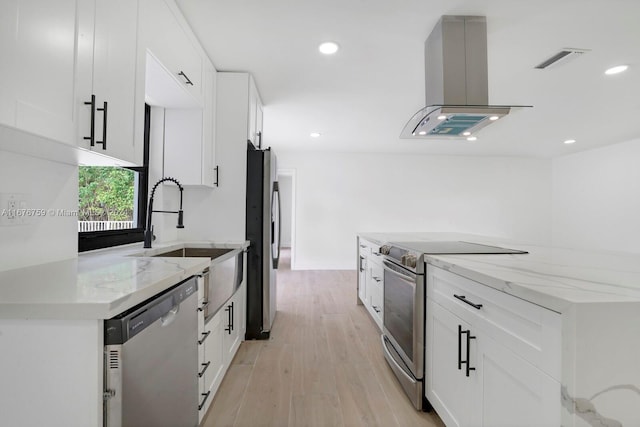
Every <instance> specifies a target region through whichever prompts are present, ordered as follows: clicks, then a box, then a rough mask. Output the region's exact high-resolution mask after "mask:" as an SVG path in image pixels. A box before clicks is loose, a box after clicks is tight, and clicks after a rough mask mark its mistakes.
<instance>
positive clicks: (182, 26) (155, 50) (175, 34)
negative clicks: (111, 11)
mask: <svg viewBox="0 0 640 427" xmlns="http://www.w3.org/2000/svg"><path fill="white" fill-rule="evenodd" d="M140 13H141V14H140V22H141V33H142V35H141V36H142V39H143V44H144V46H145V47H146V48H147V49H148V50H149V51H150V52H151V53H152V54H153V55H154V56H155V57H156V58H157V59H158V61H159V62H160V63H161V64H162V65H163V66H164V67H165V68H166V69H167V70H168V71H169V72H170V74H171V76H172V78H173V79H174V80H175V81H176V82H178V83H179V84H180V86H181V87H182V88H183V89H184V90H185V91H186V92H188V93H189V94H191V96H193V98H194V100H196V101H197V103H198V104H199V105H200V106H202V103H203V99H202V98H203V94H204V88H203V84H202V76H203V65H204V64H203V57H202V56H201V51H200V48H199V46H197V45H196V41H195V37H194V36H193V34H192V33H191V30H190V29H189V27H188V25H187V24H186V21H185V20H184V18H183V17H182V14H181V13H180V10H179V9H178V7H177V6H176V4H175V3H174V2H173V1H172V0H141V2H140Z"/></svg>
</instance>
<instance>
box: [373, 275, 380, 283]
mask: <svg viewBox="0 0 640 427" xmlns="http://www.w3.org/2000/svg"><path fill="white" fill-rule="evenodd" d="M371 278H372V279H373V280H375V281H376V282H381V281H382V279H381V278H379V277H376V276H371Z"/></svg>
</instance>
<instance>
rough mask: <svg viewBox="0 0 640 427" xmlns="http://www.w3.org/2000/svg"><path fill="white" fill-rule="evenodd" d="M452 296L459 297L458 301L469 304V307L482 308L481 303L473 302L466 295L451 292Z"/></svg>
mask: <svg viewBox="0 0 640 427" xmlns="http://www.w3.org/2000/svg"><path fill="white" fill-rule="evenodd" d="M453 296H454V297H455V298H457V299H459V300H460V301H462V302H464V303H467V304H469V305H470V306H471V307H473V308H475V309H476V310H480V309H481V308H482V304H474V303H472V302H471V301H469V300H468V299H467V297H465V296H464V295H456V294H453Z"/></svg>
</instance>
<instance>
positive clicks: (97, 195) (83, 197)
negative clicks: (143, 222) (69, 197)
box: [78, 166, 136, 221]
mask: <svg viewBox="0 0 640 427" xmlns="http://www.w3.org/2000/svg"><path fill="white" fill-rule="evenodd" d="M135 174H136V173H135V172H134V171H131V170H128V169H121V168H117V167H101V166H80V168H79V173H78V180H79V181H78V190H79V199H80V200H79V210H78V220H79V221H132V220H133V212H134V202H135V200H134V199H135V189H134V184H135Z"/></svg>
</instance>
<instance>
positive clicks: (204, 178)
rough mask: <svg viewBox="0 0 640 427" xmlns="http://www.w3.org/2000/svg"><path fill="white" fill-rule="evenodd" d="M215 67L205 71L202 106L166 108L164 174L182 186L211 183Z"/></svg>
mask: <svg viewBox="0 0 640 427" xmlns="http://www.w3.org/2000/svg"><path fill="white" fill-rule="evenodd" d="M215 72H216V71H215V68H213V65H210V66H209V67H208V69H207V72H206V74H205V80H204V81H205V86H206V94H205V105H204V108H167V109H166V110H165V124H164V126H165V133H164V176H170V177H174V178H176V179H177V180H178V181H180V184H182V185H185V186H205V187H214V186H216V183H217V176H216V173H215V172H216V171H215V170H214V168H215V166H214V164H215V163H214V162H215V133H214V123H215V117H214V115H215V102H214V95H215Z"/></svg>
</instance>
